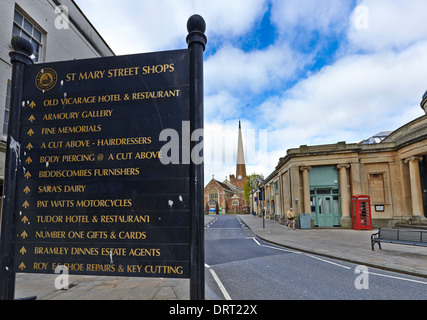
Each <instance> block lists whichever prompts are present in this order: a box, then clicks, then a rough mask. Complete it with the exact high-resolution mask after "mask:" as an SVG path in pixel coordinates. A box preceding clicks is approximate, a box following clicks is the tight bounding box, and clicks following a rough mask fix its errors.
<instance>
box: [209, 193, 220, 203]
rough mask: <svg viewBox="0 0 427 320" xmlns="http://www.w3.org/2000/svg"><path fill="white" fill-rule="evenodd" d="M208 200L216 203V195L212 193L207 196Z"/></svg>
mask: <svg viewBox="0 0 427 320" xmlns="http://www.w3.org/2000/svg"><path fill="white" fill-rule="evenodd" d="M209 200H213V201H216V202H218V193H216V192H213V193H211V194H209Z"/></svg>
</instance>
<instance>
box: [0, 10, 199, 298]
mask: <svg viewBox="0 0 427 320" xmlns="http://www.w3.org/2000/svg"><path fill="white" fill-rule="evenodd" d="M205 28H206V25H205V22H204V20H203V18H202V17H200V16H198V15H194V16H192V17H191V18H190V19H189V21H188V24H187V29H188V31H189V35H188V36H187V43H188V50H175V51H164V52H155V53H148V54H137V55H127V56H118V57H107V58H97V59H86V60H74V61H64V62H54V63H45V64H36V65H34V64H33V63H32V61H31V59H30V56H31V54H32V46H31V44H30V43H29V42H28V41H26V40H25V39H23V38H20V37H15V38H14V39H12V46H13V48H14V49H15V51H13V52H11V53H10V56H11V62H12V64H13V71H12V73H13V75H12V88H13V90H12V92H11V111H10V122H9V132H8V142H7V154H6V170H5V186H4V190H5V191H4V201H3V210H2V226H1V227H2V230H1V239H0V298H1V299H13V297H14V286H15V272H25V273H54V272H55V269H56V268H57V267H60V269H61V270H64V266H65V267H66V268H67V269H68V271H69V272H70V273H72V274H82V275H107V276H110V275H114V276H135V277H165V278H190V298H191V299H198V300H202V299H204V245H203V241H204V240H203V239H204V237H203V154H202V153H203V51H204V49H205V45H206V41H207V40H206V36H205V35H204V32H205ZM190 159H191V161H190Z"/></svg>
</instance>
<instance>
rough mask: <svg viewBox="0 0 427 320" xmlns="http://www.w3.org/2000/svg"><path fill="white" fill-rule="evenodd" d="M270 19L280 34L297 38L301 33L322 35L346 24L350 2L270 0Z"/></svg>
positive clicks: (339, 0) (333, 0) (335, 30)
mask: <svg viewBox="0 0 427 320" xmlns="http://www.w3.org/2000/svg"><path fill="white" fill-rule="evenodd" d="M272 3H273V11H272V21H273V23H275V24H276V25H277V27H278V28H279V31H280V33H281V34H282V35H285V36H286V37H291V39H297V38H299V37H300V36H301V33H308V34H310V33H312V32H319V33H321V34H323V35H325V34H329V33H331V32H337V31H340V30H341V29H342V28H344V27H346V26H347V21H348V12H349V10H350V6H351V2H350V1H342V0H302V1H301V0H299V1H283V0H272Z"/></svg>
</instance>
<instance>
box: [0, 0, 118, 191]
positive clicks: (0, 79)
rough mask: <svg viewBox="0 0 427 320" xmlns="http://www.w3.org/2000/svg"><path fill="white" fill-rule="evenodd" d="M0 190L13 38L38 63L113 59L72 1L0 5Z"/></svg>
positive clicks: (21, 0)
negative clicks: (24, 41)
mask: <svg viewBox="0 0 427 320" xmlns="http://www.w3.org/2000/svg"><path fill="white" fill-rule="evenodd" d="M0 21H1V27H0V123H2V124H3V126H2V127H3V131H2V133H3V134H2V135H0V188H1V189H2V188H3V180H4V169H5V157H6V141H7V131H8V120H9V108H10V102H9V101H10V91H11V76H12V64H11V63H10V58H9V52H10V51H12V50H13V48H12V46H11V44H10V43H11V39H12V37H13V36H22V37H24V38H26V39H27V40H29V41H30V42H31V44H32V45H33V47H34V55H33V60H34V62H35V63H43V62H53V61H62V60H73V59H85V58H96V57H103V56H113V55H114V52H113V51H112V50H111V49H110V48H109V46H108V45H107V43H106V42H105V41H104V40H103V38H102V37H101V35H100V34H99V33H98V32H97V31H96V29H95V28H94V27H93V25H92V24H91V23H90V21H89V20H88V19H87V18H86V16H85V15H84V13H83V12H82V11H81V10H80V8H79V7H78V6H77V5H76V3H75V2H74V1H73V0H37V1H35V0H2V1H1V2H0Z"/></svg>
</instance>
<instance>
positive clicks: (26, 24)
mask: <svg viewBox="0 0 427 320" xmlns="http://www.w3.org/2000/svg"><path fill="white" fill-rule="evenodd" d="M15 36H21V37H23V38H25V39H27V40H28V41H30V42H31V44H32V45H33V48H34V53H33V55H32V58H33V60H34V62H38V61H39V58H40V51H41V50H40V49H41V46H42V44H41V42H42V33H41V32H40V30H38V29H37V28H36V27H35V26H34V25H33V24H32V23H31V22H30V21H28V19H27V18H25V17H24V16H23V15H22V14H21V13H19V12H18V11H17V10H15V14H14V17H13V29H12V37H15Z"/></svg>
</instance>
